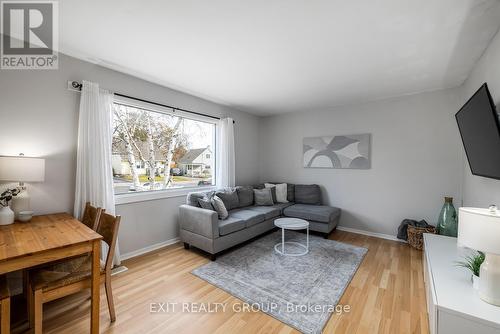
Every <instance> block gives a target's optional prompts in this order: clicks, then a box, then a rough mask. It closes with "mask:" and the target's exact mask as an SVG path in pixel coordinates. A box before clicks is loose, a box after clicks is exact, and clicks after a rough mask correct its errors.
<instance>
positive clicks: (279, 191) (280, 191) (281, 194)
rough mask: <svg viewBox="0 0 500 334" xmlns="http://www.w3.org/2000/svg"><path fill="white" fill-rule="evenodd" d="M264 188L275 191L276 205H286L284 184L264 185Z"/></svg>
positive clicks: (285, 186) (285, 187)
mask: <svg viewBox="0 0 500 334" xmlns="http://www.w3.org/2000/svg"><path fill="white" fill-rule="evenodd" d="M265 186H266V188H271V191H272V190H273V189H275V191H276V202H277V203H288V200H287V185H286V183H278V184H272V183H266V184H265ZM273 200H274V198H273Z"/></svg>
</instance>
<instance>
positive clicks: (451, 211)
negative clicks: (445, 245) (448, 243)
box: [437, 197, 458, 238]
mask: <svg viewBox="0 0 500 334" xmlns="http://www.w3.org/2000/svg"><path fill="white" fill-rule="evenodd" d="M437 231H438V234H441V235H447V236H449V237H455V238H456V237H457V234H458V219H457V211H456V210H455V207H454V206H453V197H445V198H444V205H443V208H442V209H441V213H440V214H439V218H438V223H437Z"/></svg>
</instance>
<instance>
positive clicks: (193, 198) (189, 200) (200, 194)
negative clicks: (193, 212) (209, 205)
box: [186, 191, 214, 207]
mask: <svg viewBox="0 0 500 334" xmlns="http://www.w3.org/2000/svg"><path fill="white" fill-rule="evenodd" d="M213 194H214V192H213V191H197V192H192V193H189V194H187V197H186V204H187V205H191V206H197V207H200V203H199V202H198V200H199V199H203V198H205V197H208V198H211V197H212V196H213Z"/></svg>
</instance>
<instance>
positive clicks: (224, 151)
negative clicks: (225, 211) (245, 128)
mask: <svg viewBox="0 0 500 334" xmlns="http://www.w3.org/2000/svg"><path fill="white" fill-rule="evenodd" d="M218 129H219V131H218V135H219V136H218V137H219V141H218V145H217V153H218V154H217V163H216V165H217V176H216V179H215V181H216V185H217V187H218V188H225V187H234V186H235V183H236V181H235V159H234V124H233V119H232V118H224V119H221V120H220V121H219V126H218Z"/></svg>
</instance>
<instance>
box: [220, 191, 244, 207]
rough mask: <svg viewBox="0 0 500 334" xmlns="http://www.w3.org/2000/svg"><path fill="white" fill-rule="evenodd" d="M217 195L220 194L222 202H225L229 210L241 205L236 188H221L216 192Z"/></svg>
mask: <svg viewBox="0 0 500 334" xmlns="http://www.w3.org/2000/svg"><path fill="white" fill-rule="evenodd" d="M215 195H216V196H218V197H219V198H220V199H221V200H222V202H224V206H225V207H226V209H227V210H228V211H229V210H232V209H236V208H237V207H239V206H240V201H239V199H238V193H237V192H236V189H227V190H222V191H221V190H219V191H216V192H215Z"/></svg>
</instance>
